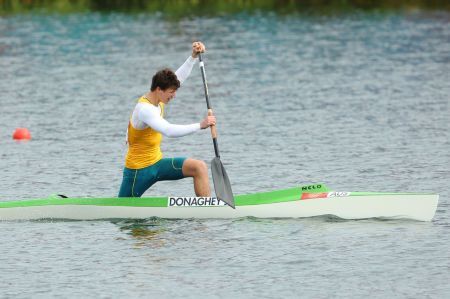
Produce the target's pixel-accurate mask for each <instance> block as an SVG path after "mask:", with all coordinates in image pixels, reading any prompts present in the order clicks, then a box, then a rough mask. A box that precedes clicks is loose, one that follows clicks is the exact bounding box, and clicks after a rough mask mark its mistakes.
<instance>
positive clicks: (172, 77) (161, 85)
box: [150, 69, 180, 104]
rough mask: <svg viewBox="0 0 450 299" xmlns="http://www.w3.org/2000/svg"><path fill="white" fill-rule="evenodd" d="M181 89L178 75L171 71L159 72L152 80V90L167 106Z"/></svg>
mask: <svg viewBox="0 0 450 299" xmlns="http://www.w3.org/2000/svg"><path fill="white" fill-rule="evenodd" d="M179 87H180V81H179V80H178V78H177V75H176V74H175V73H174V72H173V71H172V70H170V69H163V70H160V71H159V72H157V73H156V74H155V75H154V76H153V78H152V86H151V88H150V90H151V91H152V92H157V93H158V98H160V100H161V101H162V102H163V103H165V104H167V102H169V100H171V99H172V98H174V97H175V94H176V91H177V89H178V88H179Z"/></svg>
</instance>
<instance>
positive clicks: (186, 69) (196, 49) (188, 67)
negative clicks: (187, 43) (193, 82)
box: [175, 42, 206, 84]
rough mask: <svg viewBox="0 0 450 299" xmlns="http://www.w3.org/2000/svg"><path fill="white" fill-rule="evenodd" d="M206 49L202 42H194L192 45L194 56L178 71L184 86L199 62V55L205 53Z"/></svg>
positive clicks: (178, 76)
mask: <svg viewBox="0 0 450 299" xmlns="http://www.w3.org/2000/svg"><path fill="white" fill-rule="evenodd" d="M205 50H206V48H205V45H204V44H203V43H202V42H194V43H193V44H192V54H191V56H189V57H188V59H186V61H185V62H184V63H183V64H182V65H181V66H180V67H179V68H178V69H177V70H176V72H175V74H176V75H177V78H178V80H179V81H180V83H181V84H183V82H184V80H186V79H187V77H189V75H190V74H191V71H192V67H193V66H194V64H195V62H196V61H197V56H198V54H199V53H203V52H205Z"/></svg>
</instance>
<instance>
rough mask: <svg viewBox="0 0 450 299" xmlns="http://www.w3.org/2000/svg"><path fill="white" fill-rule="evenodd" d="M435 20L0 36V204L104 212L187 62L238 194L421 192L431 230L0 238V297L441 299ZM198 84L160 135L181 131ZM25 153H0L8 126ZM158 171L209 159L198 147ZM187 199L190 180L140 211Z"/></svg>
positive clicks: (229, 23)
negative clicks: (162, 83) (159, 93)
mask: <svg viewBox="0 0 450 299" xmlns="http://www.w3.org/2000/svg"><path fill="white" fill-rule="evenodd" d="M449 21H450V14H449V13H439V12H435V13H434V12H427V13H425V12H411V13H408V14H394V13H392V14H390V13H386V14H377V13H366V14H350V15H342V16H337V17H320V16H316V17H308V16H302V15H291V16H277V15H275V14H258V13H255V14H251V15H247V14H238V15H230V16H222V17H210V18H207V17H198V18H186V19H181V20H178V21H174V20H172V21H170V20H167V19H165V18H164V17H163V16H161V15H132V14H129V15H127V14H95V13H87V14H69V15H50V16H46V15H33V14H30V15H18V16H9V17H3V18H0V78H1V80H0V120H1V121H0V122H1V125H0V157H1V159H0V167H1V169H2V178H1V180H0V190H1V193H0V200H2V201H7V200H17V199H27V198H45V197H47V196H48V195H50V194H55V193H62V194H65V195H68V196H71V197H75V196H79V197H81V196H86V197H107V196H116V195H117V192H118V188H119V185H120V182H121V175H122V168H123V161H124V155H125V152H126V145H125V132H126V127H127V122H128V118H129V116H130V113H131V111H132V109H133V107H134V105H135V101H136V100H137V97H138V96H140V95H142V94H143V93H145V92H146V91H147V90H148V89H149V81H150V78H151V76H152V75H153V73H154V72H155V71H156V70H158V69H160V68H162V67H171V68H174V69H176V68H177V67H178V66H180V65H181V64H182V63H183V62H184V60H185V59H186V58H187V57H188V55H190V44H191V42H192V41H194V40H198V39H199V40H202V41H204V42H205V44H206V47H207V53H206V55H205V63H206V71H207V75H208V82H209V90H210V95H211V101H212V106H213V108H214V110H215V113H216V115H217V118H218V133H219V139H218V140H219V145H220V149H221V154H222V155H221V156H222V161H223V162H224V164H225V167H226V169H227V172H228V174H229V176H230V179H231V181H232V183H233V190H234V192H235V193H237V194H243V193H251V192H257V191H264V190H272V189H278V188H287V187H292V186H297V185H304V184H310V183H325V184H326V185H327V186H329V187H331V188H332V189H335V190H337V191H405V192H406V191H408V192H435V193H439V194H440V202H439V206H438V210H437V213H436V216H435V218H434V220H433V221H432V222H429V223H423V222H415V221H404V220H402V221H399V220H395V221H381V220H376V219H369V220H362V221H341V220H339V219H334V218H329V217H319V218H311V219H286V220H279V219H278V220H277V219H252V218H250V219H247V218H244V219H238V220H176V221H169V220H164V219H145V220H142V221H127V220H117V221H79V222H70V221H69V222H64V221H57V222H55V221H35V222H0V231H1V236H0V252H1V254H0V297H1V298H30V297H33V298H61V297H62V298H80V297H82V298H121V297H130V298H148V297H157V298H174V297H177V298H179V297H184V298H231V297H236V298H330V297H339V298H361V297H363V296H370V297H371V298H448V296H450V286H449V284H448V282H449V281H450V236H449V232H450V216H449V212H450V211H449V195H450V193H449V191H448V189H449V185H450V184H449V182H450V168H449V165H450V105H449V98H450V75H449V74H450V22H449ZM205 111H206V107H205V101H204V95H203V89H202V80H201V76H200V72H199V70H198V68H197V67H195V68H194V69H193V71H192V74H191V76H190V77H189V79H188V80H187V81H186V82H185V84H184V85H183V86H182V88H181V89H180V90H179V91H178V93H177V98H176V99H175V100H174V101H173V102H171V103H170V104H169V106H168V107H167V113H166V116H167V119H168V120H169V121H171V122H174V123H180V124H187V123H193V122H197V121H199V120H200V119H201V118H202V117H203V116H204V115H205ZM17 127H27V128H28V129H30V131H31V134H32V136H33V139H32V140H31V141H30V142H25V143H23V142H19V143H18V142H14V141H13V140H12V138H11V135H12V133H13V131H14V129H15V128H17ZM163 150H164V153H165V156H166V157H171V156H189V157H194V158H198V159H203V160H205V161H210V160H211V159H212V158H213V156H214V151H213V147H212V143H211V138H210V135H209V132H208V130H205V131H201V132H200V133H197V134H195V135H191V136H190V137H184V138H179V139H169V138H165V139H164V142H163ZM169 194H174V195H180V194H183V195H193V188H192V182H191V180H183V181H179V182H176V183H173V182H171V183H167V182H162V183H158V184H156V185H154V186H153V187H152V188H151V189H150V190H148V191H147V192H146V193H145V195H146V196H155V195H169Z"/></svg>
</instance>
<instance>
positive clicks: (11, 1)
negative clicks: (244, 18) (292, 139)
mask: <svg viewBox="0 0 450 299" xmlns="http://www.w3.org/2000/svg"><path fill="white" fill-rule="evenodd" d="M414 9H431V10H450V1H448V0H0V12H1V13H3V14H14V13H24V12H35V11H40V12H51V13H70V12H87V11H105V12H108V11H125V12H158V11H160V12H164V13H167V14H171V15H183V14H184V15H189V14H220V13H234V12H240V11H249V12H250V11H258V10H261V11H275V12H280V13H290V12H319V13H320V12H324V13H327V12H328V13H332V12H346V11H351V10H414Z"/></svg>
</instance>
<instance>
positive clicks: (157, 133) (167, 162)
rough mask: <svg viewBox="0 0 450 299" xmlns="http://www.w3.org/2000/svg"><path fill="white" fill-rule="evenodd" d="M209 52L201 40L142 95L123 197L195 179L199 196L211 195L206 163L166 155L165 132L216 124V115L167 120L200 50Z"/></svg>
mask: <svg viewBox="0 0 450 299" xmlns="http://www.w3.org/2000/svg"><path fill="white" fill-rule="evenodd" d="M204 51H205V46H204V45H203V43H201V42H194V43H193V44H192V55H191V56H189V57H188V59H187V60H186V61H185V63H184V64H183V65H182V66H181V67H180V68H179V69H178V70H177V71H176V72H175V73H174V72H173V71H171V70H170V69H163V70H160V71H159V72H157V73H156V74H155V75H154V76H153V78H152V85H151V88H150V91H149V92H147V93H146V94H144V95H143V96H142V97H140V98H139V100H138V103H137V104H136V107H135V108H134V111H133V113H132V116H131V119H130V121H129V123H128V132H127V141H128V152H127V156H126V158H125V168H124V171H123V180H122V185H121V186H120V191H119V197H140V196H142V194H143V193H144V192H145V191H146V190H147V189H148V188H150V187H151V186H152V185H153V184H154V183H156V182H158V181H165V180H179V179H182V178H185V177H192V178H193V179H194V190H195V194H196V195H197V196H211V190H210V187H209V179H208V168H207V166H206V163H205V162H203V161H199V160H194V159H187V158H163V154H162V152H161V148H160V144H161V140H162V135H164V136H167V137H181V136H185V135H188V134H192V133H194V132H196V131H199V130H200V129H206V128H208V127H210V126H213V125H215V124H216V118H215V117H214V116H207V117H206V118H205V119H203V120H202V121H201V122H200V123H194V124H190V125H175V124H171V123H169V122H168V121H166V120H165V119H164V106H165V105H167V104H168V103H169V102H170V101H171V100H172V99H173V98H175V95H176V91H177V89H178V88H179V87H180V85H181V84H182V83H183V82H184V80H186V78H187V77H188V76H189V74H190V73H191V70H192V67H193V66H194V64H195V62H196V61H197V60H198V59H197V56H198V54H199V53H202V52H204Z"/></svg>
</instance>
